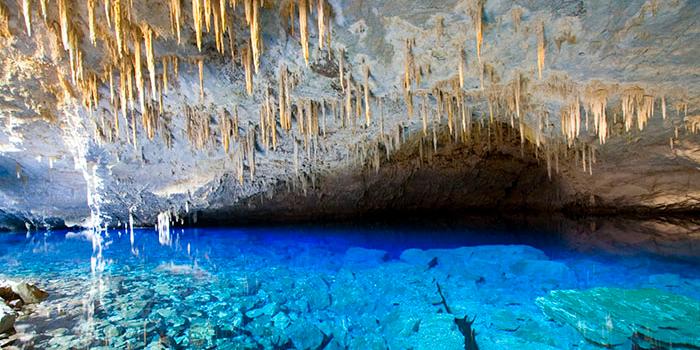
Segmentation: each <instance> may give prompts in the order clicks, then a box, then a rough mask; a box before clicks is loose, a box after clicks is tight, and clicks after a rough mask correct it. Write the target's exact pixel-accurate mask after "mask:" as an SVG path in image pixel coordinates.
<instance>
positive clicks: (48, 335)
mask: <svg viewBox="0 0 700 350" xmlns="http://www.w3.org/2000/svg"><path fill="white" fill-rule="evenodd" d="M170 235H171V243H170V245H167V244H166V245H163V244H162V243H161V242H159V237H158V232H156V231H155V230H153V229H136V230H134V240H133V243H132V241H131V237H130V233H129V232H128V231H127V230H111V231H109V232H108V233H107V236H106V239H105V244H104V250H103V256H104V261H105V269H104V271H103V272H101V273H99V272H98V273H93V272H91V258H92V257H93V256H94V253H93V247H92V244H91V242H90V234H89V233H88V232H80V231H78V232H69V231H54V232H32V233H8V234H1V235H0V266H2V270H0V271H1V272H0V277H1V278H9V279H13V280H19V279H22V280H29V281H31V282H33V283H35V284H37V285H38V286H40V287H41V288H44V289H46V290H47V291H48V292H49V293H50V295H51V296H50V298H49V299H48V300H46V301H44V302H42V303H41V304H38V305H31V306H28V307H25V309H24V310H23V311H22V315H21V316H20V317H19V319H18V321H17V323H16V330H17V332H16V334H14V335H12V336H11V337H10V338H8V337H7V336H5V337H4V339H3V340H2V343H0V344H4V343H7V344H9V345H14V346H18V347H23V346H34V347H39V348H56V349H63V348H86V347H97V346H105V347H107V348H131V349H134V348H144V347H149V348H213V347H217V348H232V349H237V348H240V349H249V348H264V349H268V348H269V349H273V348H278V349H288V348H299V349H386V348H390V349H408V348H413V349H449V348H455V349H464V348H465V334H464V332H463V330H460V328H459V326H458V325H457V324H456V323H455V322H454V320H455V319H461V318H463V317H465V316H466V317H467V320H472V319H474V323H473V325H472V327H473V330H474V331H475V333H476V341H477V342H478V344H479V347H480V349H513V348H522V349H527V348H531V349H548V348H553V349H570V348H582V349H588V348H591V349H594V348H599V347H598V346H597V345H595V344H594V343H593V342H592V341H591V337H584V336H583V334H582V333H583V332H582V330H581V327H578V328H579V329H576V328H577V327H575V326H572V325H568V324H565V323H564V322H561V320H554V319H552V317H550V316H548V315H546V314H544V313H543V312H542V309H541V307H540V306H539V305H538V304H537V302H536V301H537V298H539V297H544V296H547V295H548V294H549V292H550V291H552V290H590V289H591V288H596V287H605V288H611V287H618V288H625V289H639V288H652V289H654V290H659V291H665V292H670V293H673V294H674V295H678V296H685V297H689V298H691V299H692V300H695V301H697V300H700V271H699V270H700V269H698V264H697V263H696V262H695V261H688V260H687V259H686V260H679V259H675V258H674V257H669V256H665V257H660V256H657V255H654V254H649V253H648V252H634V251H628V252H627V253H629V254H625V255H619V254H613V253H611V252H607V251H602V250H601V249H598V248H595V247H585V249H582V247H581V246H580V245H575V246H574V245H572V244H571V241H570V240H568V239H567V238H566V236H565V235H562V234H561V233H557V232H549V233H544V232H531V231H521V232H519V231H513V230H509V231H488V230H479V231H474V230H469V229H462V228H454V227H450V228H444V227H443V228H441V227H432V228H429V227H394V226H380V227H359V228H353V227H348V226H343V227H329V226H325V227H316V226H289V227H272V228H263V227H248V228H238V229H236V228H215V229H180V228H176V229H173V230H171V232H170ZM161 241H162V240H161ZM601 307H603V306H601ZM698 311H699V314H700V310H698ZM610 313H611V314H613V310H610ZM613 321H615V320H613ZM682 321H683V320H681V322H682ZM586 322H587V321H586ZM611 324H612V323H611ZM689 327H690V328H692V327H693V326H689ZM609 331H610V329H608V330H600V332H609ZM596 332H597V331H596ZM605 337H607V335H605ZM691 338H692V337H691ZM593 339H597V338H595V337H593ZM604 339H607V338H604ZM630 341H634V340H633V339H632V340H630ZM694 341H700V339H688V343H693V342H694ZM630 344H631V343H626V344H621V345H620V346H626V349H629V348H630V346H631V345H630ZM655 346H657V348H663V346H664V345H663V344H661V345H659V344H656V345H655ZM621 348H622V347H621Z"/></svg>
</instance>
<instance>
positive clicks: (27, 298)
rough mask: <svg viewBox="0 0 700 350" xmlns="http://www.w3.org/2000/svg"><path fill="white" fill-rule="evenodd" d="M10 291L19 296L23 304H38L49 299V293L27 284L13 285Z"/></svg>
mask: <svg viewBox="0 0 700 350" xmlns="http://www.w3.org/2000/svg"><path fill="white" fill-rule="evenodd" d="M12 291H13V292H14V293H16V294H17V295H19V297H20V298H21V299H22V301H23V302H24V303H25V304H38V303H40V302H42V301H44V300H46V298H48V297H49V293H47V292H45V291H43V290H41V289H39V288H38V287H37V286H35V285H33V284H29V283H27V282H20V283H15V284H13V285H12Z"/></svg>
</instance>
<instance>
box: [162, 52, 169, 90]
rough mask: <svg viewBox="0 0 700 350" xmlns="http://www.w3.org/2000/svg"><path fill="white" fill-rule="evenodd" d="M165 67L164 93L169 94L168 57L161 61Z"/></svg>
mask: <svg viewBox="0 0 700 350" xmlns="http://www.w3.org/2000/svg"><path fill="white" fill-rule="evenodd" d="M161 62H162V63H161V64H162V66H163V93H165V94H167V93H168V57H166V56H163V58H162V59H161Z"/></svg>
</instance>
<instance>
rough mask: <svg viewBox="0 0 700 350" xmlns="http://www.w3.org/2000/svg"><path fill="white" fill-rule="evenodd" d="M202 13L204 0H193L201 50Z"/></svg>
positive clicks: (194, 20)
mask: <svg viewBox="0 0 700 350" xmlns="http://www.w3.org/2000/svg"><path fill="white" fill-rule="evenodd" d="M249 1H250V0H249ZM202 13H203V9H202V0H192V21H193V27H194V32H195V36H196V39H197V49H199V52H202Z"/></svg>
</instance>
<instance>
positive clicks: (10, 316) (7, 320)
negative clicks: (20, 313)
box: [0, 303, 16, 334]
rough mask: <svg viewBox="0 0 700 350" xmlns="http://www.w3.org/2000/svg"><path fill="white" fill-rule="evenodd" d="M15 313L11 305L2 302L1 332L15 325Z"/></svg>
mask: <svg viewBox="0 0 700 350" xmlns="http://www.w3.org/2000/svg"><path fill="white" fill-rule="evenodd" d="M15 319H16V316H15V313H14V311H12V309H10V307H9V306H7V305H5V304H3V303H0V334H2V333H5V332H7V331H9V330H11V329H12V328H13V327H14V326H15Z"/></svg>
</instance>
